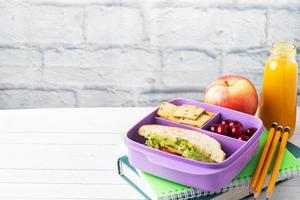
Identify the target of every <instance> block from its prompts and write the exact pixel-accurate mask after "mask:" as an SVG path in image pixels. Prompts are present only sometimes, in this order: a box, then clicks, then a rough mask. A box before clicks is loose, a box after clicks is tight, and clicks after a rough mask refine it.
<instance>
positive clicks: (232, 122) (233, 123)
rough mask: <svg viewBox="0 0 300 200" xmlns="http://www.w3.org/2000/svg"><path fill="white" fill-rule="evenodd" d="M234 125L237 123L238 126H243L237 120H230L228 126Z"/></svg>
mask: <svg viewBox="0 0 300 200" xmlns="http://www.w3.org/2000/svg"><path fill="white" fill-rule="evenodd" d="M234 125H238V126H240V127H242V128H243V125H242V124H241V122H239V121H231V122H230V123H229V126H230V127H232V126H234Z"/></svg>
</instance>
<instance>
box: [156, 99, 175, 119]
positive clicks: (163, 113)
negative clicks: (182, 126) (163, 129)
mask: <svg viewBox="0 0 300 200" xmlns="http://www.w3.org/2000/svg"><path fill="white" fill-rule="evenodd" d="M177 110H178V107H177V106H176V105H174V104H171V103H168V102H163V103H161V104H160V106H159V109H158V111H157V115H158V116H160V117H162V118H164V119H169V120H172V121H177V118H176V117H174V116H173V114H174V113H175V112H176V111H177Z"/></svg>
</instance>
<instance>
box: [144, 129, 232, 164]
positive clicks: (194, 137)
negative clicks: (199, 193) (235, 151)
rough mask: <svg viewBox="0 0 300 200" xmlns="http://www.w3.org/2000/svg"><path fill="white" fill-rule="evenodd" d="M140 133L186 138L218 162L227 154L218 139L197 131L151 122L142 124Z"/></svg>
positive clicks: (147, 135) (170, 138)
mask: <svg viewBox="0 0 300 200" xmlns="http://www.w3.org/2000/svg"><path fill="white" fill-rule="evenodd" d="M139 134H140V135H142V136H144V137H145V138H147V137H149V135H153V134H154V135H158V136H161V137H164V138H166V139H169V140H173V141H176V140H177V139H183V140H186V141H188V142H189V143H191V144H192V145H193V146H194V147H195V148H196V149H197V150H198V151H199V152H202V153H205V154H206V155H209V156H210V158H211V159H212V160H214V161H215V162H217V163H219V162H222V161H223V160H224V159H225V156H226V154H225V153H224V151H223V150H222V148H221V144H220V143H219V142H218V141H217V140H216V139H214V138H212V137H210V136H208V135H205V134H202V133H199V132H196V131H192V130H187V129H183V128H177V127H170V126H163V125H156V124H149V125H143V126H141V127H140V129H139Z"/></svg>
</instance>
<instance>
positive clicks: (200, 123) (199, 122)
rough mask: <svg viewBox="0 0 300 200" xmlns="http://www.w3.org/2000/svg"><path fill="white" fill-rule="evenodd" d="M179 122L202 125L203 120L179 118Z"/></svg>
mask: <svg viewBox="0 0 300 200" xmlns="http://www.w3.org/2000/svg"><path fill="white" fill-rule="evenodd" d="M178 122H179V123H181V124H186V125H190V126H196V127H199V128H200V127H202V125H203V123H202V122H201V121H197V120H192V119H187V118H179V119H178Z"/></svg>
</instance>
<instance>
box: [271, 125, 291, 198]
mask: <svg viewBox="0 0 300 200" xmlns="http://www.w3.org/2000/svg"><path fill="white" fill-rule="evenodd" d="M289 132H290V128H289V127H285V128H284V132H283V133H282V137H281V144H280V147H279V150H278V154H277V158H276V161H275V164H274V169H273V172H272V175H271V178H270V182H269V185H268V188H267V196H266V197H267V199H269V198H271V196H272V193H273V191H274V187H275V183H276V178H277V175H278V172H279V167H280V164H281V161H282V157H283V153H284V150H285V146H286V143H287V140H288V136H289Z"/></svg>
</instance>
